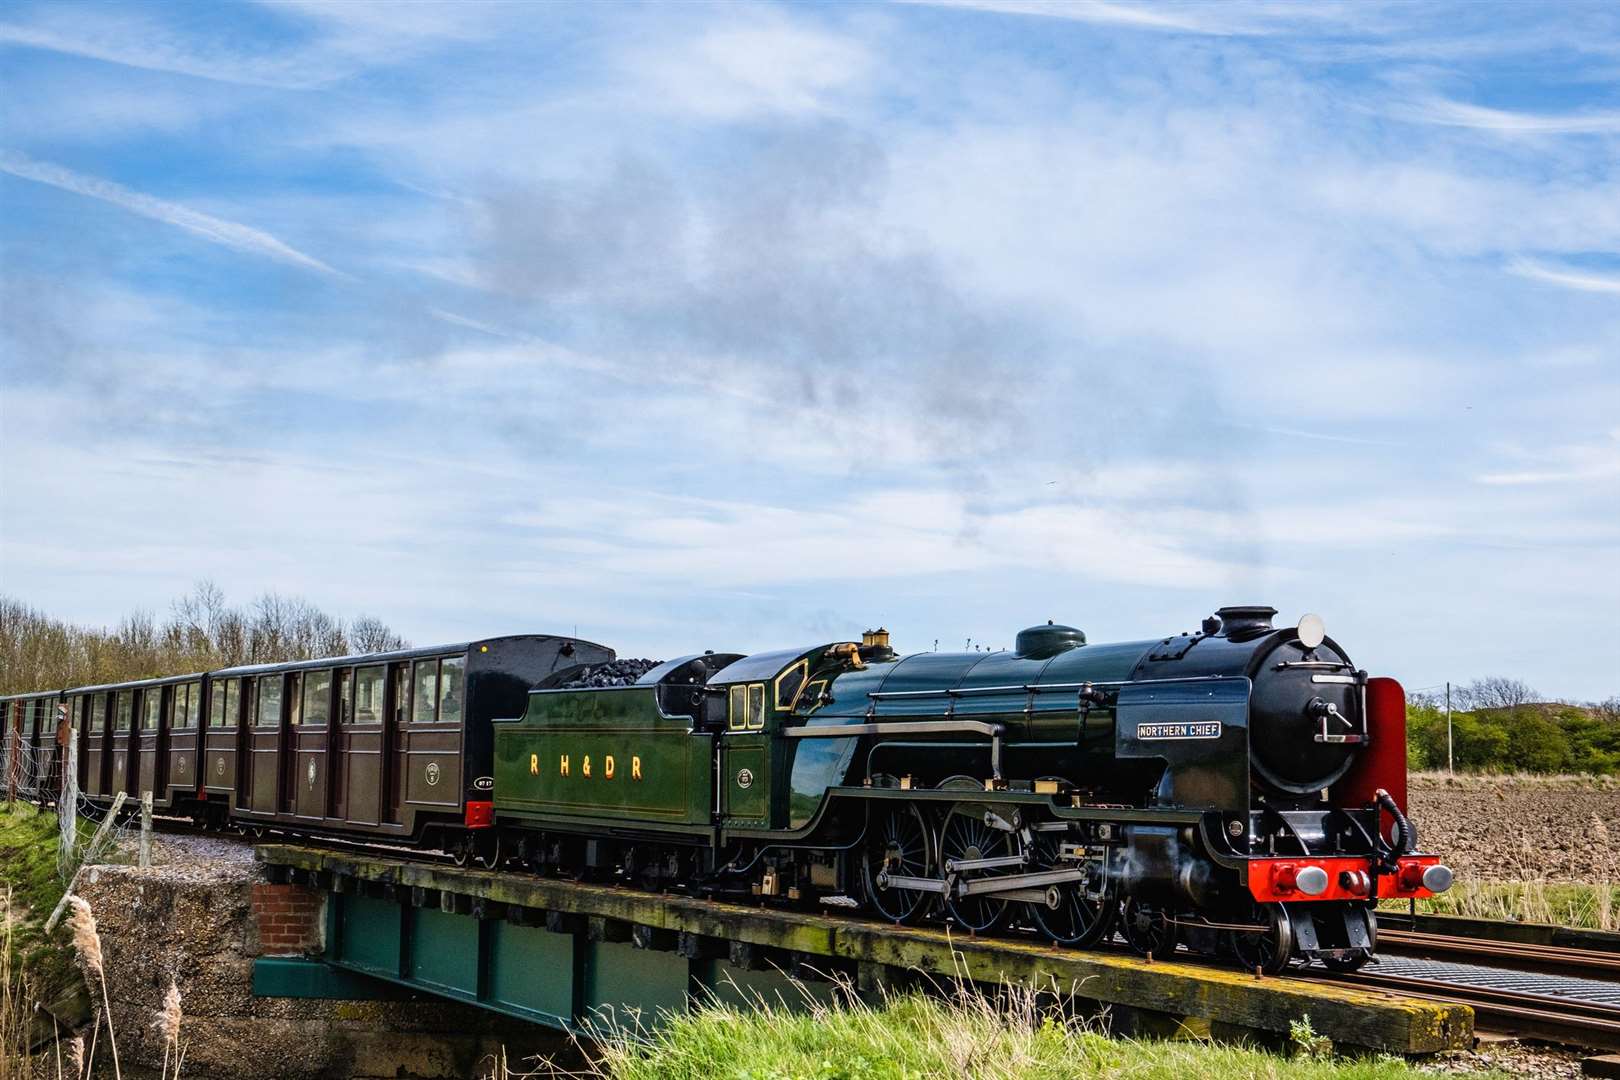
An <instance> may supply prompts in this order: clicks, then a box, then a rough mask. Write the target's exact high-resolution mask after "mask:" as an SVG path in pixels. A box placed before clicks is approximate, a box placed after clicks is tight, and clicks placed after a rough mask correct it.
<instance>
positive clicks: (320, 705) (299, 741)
mask: <svg viewBox="0 0 1620 1080" xmlns="http://www.w3.org/2000/svg"><path fill="white" fill-rule="evenodd" d="M303 683H304V694H303V708H302V709H301V710H300V711H299V712H298V713H295V714H294V717H293V719H294V725H295V726H294V727H293V729H292V741H293V745H294V746H295V747H296V751H297V752H296V753H295V754H291V755H289V756H290V757H292V758H293V764H294V767H295V769H296V773H295V775H294V776H293V791H294V793H295V794H294V796H293V800H292V802H293V806H292V811H293V813H295V814H297V815H298V816H299V817H303V818H324V817H325V816H326V799H327V792H328V790H329V788H330V785H331V773H332V770H331V768H330V767H329V765H328V761H327V757H328V755H327V740H328V739H329V738H330V737H331V721H332V673H331V672H330V671H307V672H305V673H304V677H303Z"/></svg>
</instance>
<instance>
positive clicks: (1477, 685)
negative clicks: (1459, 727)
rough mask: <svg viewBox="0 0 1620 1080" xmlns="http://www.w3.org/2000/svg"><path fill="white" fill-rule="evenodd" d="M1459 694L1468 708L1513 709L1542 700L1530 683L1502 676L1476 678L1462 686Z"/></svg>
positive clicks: (1464, 705)
mask: <svg viewBox="0 0 1620 1080" xmlns="http://www.w3.org/2000/svg"><path fill="white" fill-rule="evenodd" d="M1457 695H1458V697H1459V699H1460V701H1461V703H1462V705H1463V707H1464V708H1466V709H1509V710H1512V709H1518V708H1520V707H1522V706H1525V705H1530V704H1533V703H1534V702H1537V701H1540V700H1542V698H1541V695H1540V694H1538V693H1537V692H1536V691H1535V690H1533V689H1531V687H1530V685H1529V684H1528V683H1525V682H1523V681H1521V680H1519V679H1508V678H1504V677H1502V676H1492V677H1490V678H1486V679H1475V680H1474V681H1473V682H1471V683H1469V684H1468V685H1467V686H1464V687H1462V688H1460V689H1459V690H1458V691H1457Z"/></svg>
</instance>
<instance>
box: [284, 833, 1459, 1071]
mask: <svg viewBox="0 0 1620 1080" xmlns="http://www.w3.org/2000/svg"><path fill="white" fill-rule="evenodd" d="M256 857H257V859H258V861H259V862H260V863H261V864H262V865H263V867H264V870H265V872H266V874H267V875H268V876H269V878H270V880H271V881H272V882H274V883H278V884H280V885H283V886H288V887H291V889H292V893H291V895H292V896H294V897H296V898H297V901H296V903H294V904H293V905H292V906H294V907H296V906H298V905H299V904H302V905H304V907H305V910H306V913H307V912H314V911H319V912H320V916H319V917H320V919H321V920H323V921H322V924H321V927H320V930H321V931H322V932H321V933H319V934H317V935H315V937H313V938H312V939H311V942H313V943H315V944H314V948H313V949H312V950H308V951H311V952H313V953H314V955H300V956H266V957H262V958H261V959H259V960H257V961H256V962H255V968H254V976H253V977H254V992H255V993H256V994H259V995H261V996H266V997H340V998H341V997H354V996H361V995H362V994H363V993H365V992H366V988H367V987H373V988H376V987H384V986H388V985H392V986H394V987H396V988H398V987H403V988H408V989H409V990H413V991H418V992H422V993H426V994H432V995H437V996H440V997H443V998H446V999H451V1000H455V1001H460V1002H465V1003H470V1004H473V1005H476V1006H478V1007H481V1008H483V1009H487V1010H491V1011H493V1012H497V1013H501V1014H505V1015H507V1016H512V1017H517V1018H520V1019H524V1020H529V1021H534V1022H538V1023H540V1024H544V1025H547V1026H550V1027H553V1028H557V1029H562V1030H567V1031H574V1032H581V1031H589V1030H592V1029H595V1028H599V1027H601V1026H602V1025H612V1024H615V1023H623V1022H629V1023H633V1024H641V1025H653V1024H656V1023H657V1019H658V1017H659V1016H660V1015H662V1014H664V1013H667V1012H677V1011H681V1010H684V1009H687V1008H689V1007H690V1005H691V1003H692V1002H694V1001H697V1000H702V999H704V997H705V995H708V994H712V995H714V997H716V998H718V999H719V1000H721V1001H749V1000H756V999H757V998H758V997H761V996H763V997H764V998H765V999H766V1000H772V1001H775V1000H781V1001H782V1002H784V1003H786V1004H788V1005H790V1006H791V1005H794V1004H796V1003H802V1002H803V1001H804V1000H805V995H806V994H808V995H811V996H819V997H822V998H826V999H830V998H832V997H833V996H835V995H836V994H837V993H839V992H840V990H839V988H840V987H848V988H849V991H850V992H852V993H856V994H859V995H862V996H864V997H867V998H874V997H877V996H880V995H881V994H882V993H883V992H884V991H885V990H900V989H906V988H909V987H912V986H915V985H919V984H924V985H926V984H933V985H936V986H939V985H948V984H950V983H952V982H954V981H957V980H964V981H969V982H972V983H975V984H981V985H985V986H989V987H995V986H999V985H1003V984H1009V983H1011V984H1020V985H1024V986H1028V987H1032V988H1035V989H1037V990H1039V991H1042V992H1050V993H1053V994H1055V995H1058V996H1060V997H1062V998H1063V999H1065V1000H1072V1001H1074V1002H1075V1003H1076V1004H1077V1006H1079V1007H1084V1008H1091V1009H1104V1010H1106V1013H1107V1016H1108V1018H1109V1022H1110V1024H1111V1026H1112V1028H1113V1029H1114V1030H1116V1031H1119V1032H1121V1033H1128V1034H1137V1035H1165V1036H1178V1035H1180V1036H1185V1037H1204V1038H1216V1039H1227V1040H1244V1039H1247V1040H1253V1041H1259V1042H1263V1043H1266V1042H1276V1041H1279V1040H1281V1039H1283V1038H1285V1037H1286V1035H1287V1032H1288V1030H1289V1025H1290V1023H1291V1022H1293V1021H1297V1020H1299V1019H1301V1018H1302V1017H1303V1016H1305V1015H1307V1014H1308V1015H1309V1017H1310V1021H1311V1024H1312V1025H1313V1027H1314V1028H1315V1030H1316V1031H1317V1032H1319V1033H1321V1034H1323V1035H1326V1036H1328V1037H1329V1038H1331V1039H1332V1040H1333V1041H1334V1042H1335V1043H1336V1044H1338V1045H1341V1046H1351V1047H1362V1048H1367V1049H1371V1050H1377V1051H1382V1052H1387V1053H1395V1054H1429V1053H1435V1052H1439V1051H1443V1050H1450V1049H1460V1048H1464V1047H1467V1046H1470V1045H1472V1041H1473V1014H1472V1011H1471V1010H1470V1009H1469V1008H1467V1007H1466V1006H1460V1005H1455V1004H1449V1003H1444V1002H1435V1001H1421V1000H1413V999H1407V998H1399V997H1391V996H1388V995H1386V994H1382V993H1377V992H1371V991H1368V990H1364V989H1358V988H1355V987H1351V986H1343V985H1336V984H1333V983H1325V982H1320V981H1311V980H1304V979H1295V978H1282V977H1268V978H1259V977H1256V976H1255V975H1253V974H1249V973H1245V972H1242V971H1237V970H1233V969H1230V968H1223V967H1218V966H1214V965H1209V964H1203V963H1182V962H1163V961H1160V962H1152V961H1149V960H1145V959H1141V958H1138V957H1136V956H1133V955H1127V954H1124V953H1116V952H1113V951H1109V950H1098V951H1076V950H1066V949H1059V948H1053V947H1050V946H1048V945H1045V944H1044V943H1039V942H1035V941H1026V940H1020V939H1005V938H973V937H965V938H964V937H961V936H953V935H950V934H948V933H946V932H945V931H944V930H941V929H935V928H923V927H896V926H887V925H882V924H878V923H873V922H871V921H868V920H863V919H857V918H851V917H848V916H846V915H841V914H839V913H837V912H836V911H832V910H829V911H826V912H822V913H813V914H812V913H806V912H799V911H788V910H782V909H778V908H772V907H762V906H748V905H742V904H734V903H722V902H716V901H711V900H701V899H695V898H692V897H687V896H677V895H668V894H666V895H658V894H653V893H644V892H637V891H633V890H629V889H622V888H614V887H609V886H603V885H591V884H582V883H577V882H569V881H559V880H555V879H547V878H540V877H534V876H529V875H523V874H508V873H498V872H492V871H483V870H468V869H458V868H454V867H451V866H449V865H446V864H439V863H431V862H424V861H420V860H414V859H404V858H391V857H387V856H384V855H380V854H377V853H375V852H357V851H343V850H333V849H328V848H314V847H304V846H293V845H280V844H267V845H262V846H260V847H259V848H258V849H257V856H256ZM294 917H295V916H294ZM266 944H267V945H270V946H274V944H275V938H274V935H273V934H272V936H271V937H270V938H267V940H266ZM284 944H285V943H284Z"/></svg>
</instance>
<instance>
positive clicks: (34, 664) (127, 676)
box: [0, 581, 405, 693]
mask: <svg viewBox="0 0 1620 1080" xmlns="http://www.w3.org/2000/svg"><path fill="white" fill-rule="evenodd" d="M351 640H352V642H353V644H352V646H351ZM404 646H405V641H404V639H403V638H401V637H400V636H399V635H398V634H395V633H394V632H393V631H392V630H390V629H389V628H388V627H387V626H385V625H384V624H383V623H382V622H381V621H380V620H378V619H376V618H374V617H372V616H362V617H361V618H358V619H356V620H355V621H354V623H353V637H352V639H351V636H350V632H349V629H348V628H347V627H346V626H345V624H344V621H343V620H342V619H340V618H338V617H336V616H333V615H330V614H328V613H326V612H324V611H322V610H321V609H320V608H318V607H316V606H315V605H314V604H311V603H310V602H309V601H307V600H303V599H296V598H288V597H284V596H280V595H278V594H276V593H265V594H264V595H263V596H261V597H259V598H258V599H257V600H255V601H254V602H253V603H252V604H251V605H249V606H248V608H247V609H245V610H244V609H242V608H234V607H230V606H229V605H227V604H226V602H225V594H224V592H223V591H222V590H221V589H220V588H219V586H217V585H215V584H214V583H213V582H210V581H201V582H198V583H197V585H196V586H195V587H194V588H193V589H192V591H191V592H190V593H189V594H187V595H185V596H182V597H180V598H179V599H177V600H175V601H174V603H173V604H172V605H171V607H170V615H169V618H168V620H167V621H166V622H163V623H161V624H160V623H159V622H158V621H157V619H156V618H154V616H153V615H152V614H151V612H148V611H136V612H134V613H132V614H130V615H129V616H127V617H126V618H124V619H123V620H121V621H120V622H119V624H118V626H117V627H116V628H115V629H96V628H90V627H82V626H73V625H71V624H69V623H65V622H62V621H61V620H59V619H53V618H50V617H49V616H47V615H46V614H45V613H43V612H41V611H37V610H35V609H33V608H30V607H29V606H28V605H26V604H24V603H22V602H21V601H18V600H14V599H12V598H10V597H6V596H0V693H18V692H23V691H28V690H45V689H51V688H66V687H73V686H88V685H91V684H94V683H109V682H124V681H127V680H131V679H144V678H150V677H153V676H160V675H180V674H187V673H190V672H195V671H212V670H217V669H218V668H222V667H231V666H234V665H236V664H242V663H248V662H263V663H268V662H273V661H278V660H305V659H315V658H317V657H322V656H342V655H344V654H346V653H348V652H350V651H351V648H358V649H361V650H363V651H374V652H382V651H387V650H391V649H398V648H403V647H404Z"/></svg>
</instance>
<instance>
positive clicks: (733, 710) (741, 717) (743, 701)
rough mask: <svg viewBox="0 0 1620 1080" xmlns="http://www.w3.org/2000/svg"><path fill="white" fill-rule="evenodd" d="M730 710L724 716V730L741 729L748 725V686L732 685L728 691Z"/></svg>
mask: <svg viewBox="0 0 1620 1080" xmlns="http://www.w3.org/2000/svg"><path fill="white" fill-rule="evenodd" d="M726 700H727V704H728V705H729V706H730V711H729V713H728V715H727V717H726V730H728V731H743V730H745V729H746V728H747V727H748V687H746V686H743V685H741V684H739V685H737V686H733V687H732V688H731V690H730V691H729V692H728V697H727V699H726Z"/></svg>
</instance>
